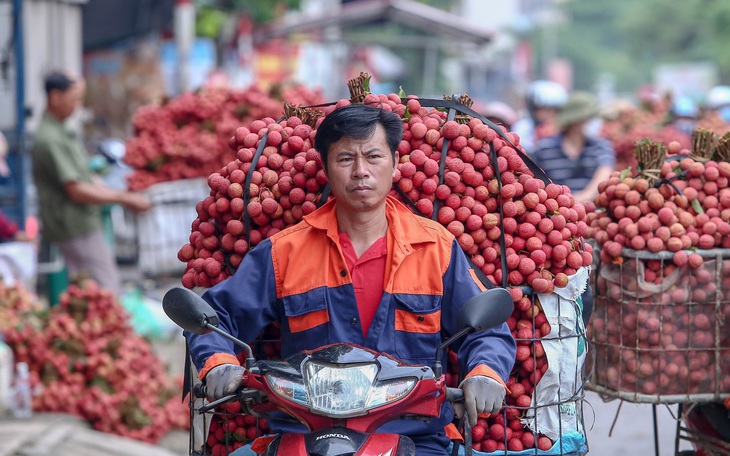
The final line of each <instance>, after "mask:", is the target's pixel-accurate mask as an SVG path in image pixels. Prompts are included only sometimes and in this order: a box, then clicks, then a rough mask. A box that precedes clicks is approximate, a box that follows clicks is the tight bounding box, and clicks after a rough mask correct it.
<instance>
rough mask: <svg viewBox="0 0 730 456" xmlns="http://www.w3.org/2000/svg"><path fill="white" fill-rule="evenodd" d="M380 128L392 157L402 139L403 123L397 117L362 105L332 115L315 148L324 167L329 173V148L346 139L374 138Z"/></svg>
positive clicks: (328, 117)
mask: <svg viewBox="0 0 730 456" xmlns="http://www.w3.org/2000/svg"><path fill="white" fill-rule="evenodd" d="M378 124H380V125H381V126H382V127H383V130H384V131H385V137H386V141H387V142H388V147H389V148H390V153H391V156H392V157H393V159H395V151H396V150H397V149H398V144H400V142H401V139H402V138H403V123H402V121H401V119H400V117H398V115H397V114H395V113H393V112H390V111H385V110H383V109H380V108H375V107H373V106H369V105H363V104H351V105H347V106H343V107H341V108H337V109H335V110H334V111H332V112H331V113H330V114H329V115H328V116H327V117H325V119H324V120H323V121H322V123H321V124H320V125H319V128H318V129H317V136H316V137H315V139H314V148H315V149H317V151H318V152H319V154H320V155H321V156H322V166H323V167H324V169H325V171H326V170H327V154H328V153H329V150H330V146H331V145H332V143H335V142H337V141H339V140H340V139H342V138H343V137H347V138H352V139H366V138H369V137H370V136H372V135H373V133H374V132H375V128H376V126H377V125H378Z"/></svg>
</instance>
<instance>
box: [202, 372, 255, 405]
mask: <svg viewBox="0 0 730 456" xmlns="http://www.w3.org/2000/svg"><path fill="white" fill-rule="evenodd" d="M244 372H245V369H244V368H243V367H241V366H236V365H235V364H221V365H220V366H216V367H214V368H213V369H211V370H210V372H208V373H207V374H206V375H205V385H206V393H207V395H208V399H210V400H213V401H215V400H217V399H220V398H222V397H226V396H228V395H229V394H233V393H234V392H235V391H236V390H237V389H238V387H239V386H241V380H242V379H243V373H244Z"/></svg>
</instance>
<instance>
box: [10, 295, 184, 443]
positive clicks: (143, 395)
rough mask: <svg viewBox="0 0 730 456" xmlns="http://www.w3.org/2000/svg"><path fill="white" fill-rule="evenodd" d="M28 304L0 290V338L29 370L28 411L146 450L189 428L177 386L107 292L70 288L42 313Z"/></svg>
mask: <svg viewBox="0 0 730 456" xmlns="http://www.w3.org/2000/svg"><path fill="white" fill-rule="evenodd" d="M28 298H30V302H33V299H34V298H32V296H31V295H29V294H24V293H23V292H22V290H21V291H15V290H13V289H11V290H9V291H8V290H6V289H4V287H0V315H4V317H3V318H0V322H2V325H3V326H1V327H0V331H1V332H2V334H3V336H4V338H5V341H6V342H7V343H8V345H9V346H10V348H11V350H12V351H13V355H14V357H15V360H16V361H18V362H21V361H22V362H26V363H28V366H29V370H30V375H31V376H30V378H31V386H32V388H33V391H34V397H33V408H34V410H36V411H40V412H59V413H70V414H74V415H77V416H79V417H82V418H84V419H86V420H88V421H89V422H90V423H91V425H92V426H93V427H94V428H95V429H97V430H100V431H103V432H108V433H113V434H118V435H122V436H126V437H131V438H135V439H138V440H142V441H146V442H156V441H157V440H159V439H160V438H161V437H162V436H163V435H165V434H166V433H167V432H168V431H170V430H171V429H172V428H175V427H179V428H186V427H187V426H188V418H187V417H188V415H189V412H188V410H187V407H186V406H185V404H183V403H182V402H181V400H180V391H181V389H182V381H181V380H182V379H180V381H173V380H172V379H170V378H169V377H168V376H167V374H166V372H165V368H164V366H163V364H162V362H161V361H160V359H159V358H158V357H157V356H155V354H154V353H153V351H152V348H151V346H150V344H149V343H148V342H147V341H146V340H145V339H143V338H141V337H140V336H138V335H137V334H135V333H134V331H133V330H132V328H131V327H130V326H129V323H128V317H127V315H126V313H125V311H124V308H123V307H122V306H121V305H119V303H118V302H117V301H116V299H115V298H114V296H113V294H112V293H111V292H109V291H107V290H104V289H101V288H99V287H98V286H97V285H96V283H94V282H92V281H88V282H86V283H84V284H82V285H71V286H70V287H69V289H68V291H67V292H65V293H64V294H62V295H61V298H60V303H59V305H58V306H56V307H53V308H51V309H50V310H49V311H45V310H43V309H42V307H41V306H39V305H33V304H28Z"/></svg>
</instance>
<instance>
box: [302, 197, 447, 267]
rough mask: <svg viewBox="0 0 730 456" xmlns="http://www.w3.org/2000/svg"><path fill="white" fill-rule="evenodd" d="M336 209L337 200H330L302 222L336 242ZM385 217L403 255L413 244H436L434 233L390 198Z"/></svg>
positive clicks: (387, 200) (404, 207)
mask: <svg viewBox="0 0 730 456" xmlns="http://www.w3.org/2000/svg"><path fill="white" fill-rule="evenodd" d="M336 207H337V199H336V198H331V199H330V200H329V201H327V203H325V204H324V205H323V206H322V207H320V208H319V209H317V210H316V211H314V212H312V213H310V214H308V215H305V216H304V220H305V221H306V222H307V223H308V224H309V225H310V226H312V227H314V228H317V229H320V230H326V231H327V236H328V237H329V238H330V239H332V240H333V241H335V242H338V239H339V230H338V229H337V216H336V214H335V211H336ZM385 216H386V217H387V219H388V232H389V233H390V235H391V236H392V237H393V240H394V242H395V243H396V245H398V246H399V247H400V249H401V250H402V251H403V253H405V254H409V253H411V252H412V251H413V246H414V245H415V244H420V243H424V242H436V233H435V232H432V231H430V230H427V229H426V228H424V226H423V224H422V223H421V222H420V221H419V220H418V216H417V215H415V214H413V212H411V211H410V210H409V209H408V208H407V207H406V206H405V205H404V204H403V203H401V202H400V201H398V200H397V199H395V198H394V197H392V196H387V197H386V200H385Z"/></svg>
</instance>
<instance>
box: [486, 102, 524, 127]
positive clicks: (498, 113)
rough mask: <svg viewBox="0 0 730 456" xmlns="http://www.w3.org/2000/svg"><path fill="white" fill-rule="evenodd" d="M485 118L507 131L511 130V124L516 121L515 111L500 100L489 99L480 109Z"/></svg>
mask: <svg viewBox="0 0 730 456" xmlns="http://www.w3.org/2000/svg"><path fill="white" fill-rule="evenodd" d="M481 111H482V114H483V115H484V117H486V118H487V119H489V120H491V121H492V122H494V123H496V124H497V125H502V126H503V127H504V128H506V129H507V131H511V130H512V125H513V124H514V123H515V121H517V113H516V112H515V110H514V109H512V107H511V106H510V105H508V104H506V103H502V102H501V101H490V102H489V103H487V104H486V105H485V106H484V108H482V109H481Z"/></svg>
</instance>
